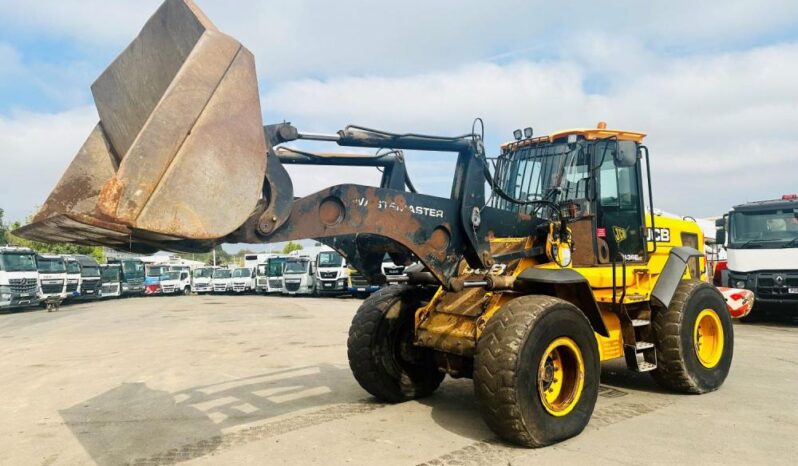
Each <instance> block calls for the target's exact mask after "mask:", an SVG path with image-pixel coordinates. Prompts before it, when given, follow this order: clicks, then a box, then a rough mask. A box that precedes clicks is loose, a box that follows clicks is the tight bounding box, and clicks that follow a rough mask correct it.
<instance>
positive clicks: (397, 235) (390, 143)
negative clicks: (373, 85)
mask: <svg viewBox="0 0 798 466" xmlns="http://www.w3.org/2000/svg"><path fill="white" fill-rule="evenodd" d="M266 134H267V135H269V136H270V137H271V141H270V142H271V143H272V146H276V145H278V144H281V143H284V142H288V141H290V140H296V139H314V140H324V141H333V142H336V143H337V144H338V145H341V146H348V147H371V148H384V149H392V150H401V149H412V150H426V151H449V152H457V153H458V161H457V168H456V171H455V176H454V181H453V183H452V195H451V197H450V198H441V197H435V196H429V195H424V194H418V193H414V192H410V191H407V190H406V189H405V186H406V185H407V184H408V181H409V180H408V179H407V174H406V173H407V172H406V170H405V167H404V157H403V156H402V154H401V153H392V154H389V155H382V156H379V155H378V156H375V157H363V156H351V155H335V154H326V155H324V156H319V155H315V154H302V153H296V152H291V151H289V150H285V149H279V148H278V149H277V150H276V151H272V152H271V153H270V154H269V162H268V166H269V171H270V173H269V177H268V179H267V180H266V184H267V185H269V186H270V188H269V189H268V190H267V191H269V192H270V193H271V192H275V193H276V192H279V193H280V195H276V196H265V202H264V203H263V204H262V205H261V206H260V208H261V209H262V213H260V214H257V215H253V216H251V217H250V221H248V222H247V223H245V224H244V226H243V227H242V228H240V229H239V230H238V231H237V232H236V233H234V235H233V236H232V237H230V238H228V241H231V242H233V241H243V242H263V241H270V242H275V241H287V240H290V239H298V238H316V239H318V240H320V241H323V242H325V243H326V244H328V245H330V246H331V247H334V248H336V249H337V250H339V251H341V252H342V253H343V254H344V255H345V256H346V257H347V258H348V260H349V261H350V263H352V264H353V265H354V266H355V267H356V268H358V269H359V270H360V271H361V272H363V273H364V274H366V275H367V276H370V278H371V279H372V280H375V281H377V282H379V281H380V279H384V277H382V275H381V270H380V265H381V263H382V257H383V255H384V254H385V252H389V253H391V254H392V255H395V256H397V257H401V258H403V259H405V261H407V260H409V258H410V255H411V254H412V255H413V256H415V257H416V258H418V259H419V260H420V261H421V262H422V263H423V264H424V265H425V266H426V267H427V269H428V270H429V271H430V272H431V273H432V274H433V275H434V276H435V278H436V279H437V280H438V281H439V282H440V283H442V284H444V285H448V280H449V279H450V278H451V277H452V276H453V275H455V273H456V269H457V265H458V263H459V262H460V259H461V258H463V257H465V258H466V260H467V261H468V263H469V265H470V266H471V267H473V268H482V269H484V268H487V267H490V266H491V265H492V263H493V258H492V255H491V252H490V245H489V238H491V237H494V236H498V237H509V236H527V235H529V234H530V232H532V230H533V225H534V221H533V219H532V217H530V216H528V215H525V214H522V213H518V212H511V211H505V210H499V209H495V208H493V207H488V206H486V205H485V197H484V191H485V190H484V186H485V179H484V174H483V167H482V163H483V160H480V157H483V156H484V155H483V154H482V144H481V140H480V138H479V137H478V136H476V135H472V134H468V135H465V136H460V137H453V138H448V137H435V136H425V135H416V134H406V135H397V134H392V133H385V132H381V131H375V130H369V129H366V128H359V127H349V128H347V129H344V130H342V131H340V132H339V133H338V134H335V135H318V134H303V133H299V132H298V131H297V130H296V129H295V128H293V127H292V126H290V125H287V124H283V125H275V126H273V127H267V128H266ZM283 162H285V163H302V164H323V165H360V166H382V167H385V170H384V173H383V179H382V182H381V185H380V187H370V186H361V185H338V186H333V187H330V188H327V189H324V190H322V191H319V192H317V193H315V194H311V195H309V196H307V197H304V198H302V199H297V200H293V197H292V196H291V195H285V194H286V191H290V192H292V191H293V190H292V189H290V185H291V182H290V179H289V178H288V175H287V173H286V172H285V170H284V169H282V167H281V166H280V165H281V163H283ZM278 166H279V167H280V168H279V169H278V168H277V167H278ZM278 187H279V188H278ZM287 205H290V206H291V207H290V208H287ZM278 211H279V212H282V213H283V214H282V215H275V214H274V213H275V212H278Z"/></svg>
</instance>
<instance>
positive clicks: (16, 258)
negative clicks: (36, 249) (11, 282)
mask: <svg viewBox="0 0 798 466" xmlns="http://www.w3.org/2000/svg"><path fill="white" fill-rule="evenodd" d="M0 270H5V271H6V272H35V271H36V257H35V256H34V255H33V254H30V253H14V252H4V253H3V254H0Z"/></svg>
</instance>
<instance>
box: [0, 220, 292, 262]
mask: <svg viewBox="0 0 798 466" xmlns="http://www.w3.org/2000/svg"><path fill="white" fill-rule="evenodd" d="M30 221H31V217H28V218H27V219H26V220H25V223H24V224H23V223H22V222H20V221H19V220H17V221H15V222H13V223H11V224H7V223H6V221H5V211H4V210H3V209H2V208H0V245H6V244H8V245H11V246H22V247H27V248H30V249H32V250H34V251H36V252H38V253H40V254H85V255H87V256H92V257H94V258H95V259H96V260H97V261H98V262H100V263H102V262H105V253H104V250H103V248H102V247H101V246H79V245H76V244H70V243H43V242H40V241H30V240H27V239H25V238H20V237H19V236H16V235H15V234H14V233H13V232H14V230H16V229H17V228H20V227H22V226H23V225H27V224H28V223H30ZM215 249H216V265H234V264H243V263H244V256H245V255H247V254H257V253H256V252H255V251H251V250H249V249H242V250H240V251H238V252H237V253H236V254H230V253H229V252H227V251H225V250H224V248H222V245H217V246H216V248H215ZM301 249H302V245H301V244H299V243H296V242H294V241H289V242H288V243H286V244H285V246H284V247H283V249H282V251H281V252H282V253H283V254H288V253H290V252H293V251H299V250H301ZM178 256H180V257H182V258H183V259H189V260H195V261H200V262H203V263H205V264H208V265H212V264H213V252H207V253H198V254H178Z"/></svg>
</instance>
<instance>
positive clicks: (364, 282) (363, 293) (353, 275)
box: [346, 263, 382, 299]
mask: <svg viewBox="0 0 798 466" xmlns="http://www.w3.org/2000/svg"><path fill="white" fill-rule="evenodd" d="M380 265H382V263H380ZM380 287H381V286H380V285H378V284H376V283H372V281H371V280H370V279H369V277H367V276H366V275H363V274H362V273H361V272H359V271H358V270H357V269H355V268H354V267H352V266H350V267H349V281H348V284H347V288H346V291H347V292H348V293H349V294H351V295H352V296H354V297H355V298H359V299H366V298H368V297H369V296H370V295H371V294H372V293H374V292H375V291H377V290H379V289H380Z"/></svg>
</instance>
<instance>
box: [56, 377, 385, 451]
mask: <svg viewBox="0 0 798 466" xmlns="http://www.w3.org/2000/svg"><path fill="white" fill-rule="evenodd" d="M362 397H363V392H361V391H359V390H358V387H357V386H356V384H355V382H354V380H352V377H351V375H350V373H349V370H348V368H347V369H342V368H338V367H335V366H332V365H319V366H309V367H298V368H292V369H288V370H282V371H276V372H269V373H265V374H261V375H258V376H253V377H247V378H242V379H236V380H231V381H225V382H222V383H218V384H213V385H203V386H197V387H192V388H190V389H187V390H183V391H179V392H175V393H169V392H166V391H162V390H155V389H153V388H151V387H148V386H147V385H146V384H144V383H126V384H122V385H120V386H118V387H116V388H114V389H111V390H109V391H107V392H105V393H102V394H100V395H97V396H95V397H93V398H91V399H88V400H86V401H84V402H82V403H78V404H76V405H74V406H72V407H70V408H67V409H64V410H62V411H60V414H61V417H62V418H63V419H64V422H65V424H66V425H67V426H68V427H69V428H70V430H71V431H72V433H73V434H74V435H75V437H76V438H77V439H78V441H80V443H81V445H82V446H83V447H84V449H85V450H86V451H87V452H88V453H89V455H90V456H91V458H92V459H93V460H94V461H96V462H97V464H99V465H101V466H102V465H118V464H173V463H177V462H180V461H185V460H189V459H192V458H198V457H201V456H205V455H207V454H209V453H212V452H213V451H215V450H217V449H219V448H221V447H223V446H225V445H230V444H233V443H242V442H245V441H252V440H257V439H258V438H263V437H265V436H269V435H271V434H274V433H275V432H277V433H280V432H283V431H289V430H293V428H295V427H296V426H297V425H299V426H306V425H312V424H313V423H321V422H326V421H328V420H334V419H335V418H336V416H338V417H342V416H344V415H346V413H348V412H357V411H358V410H364V409H365V410H368V409H373V408H374V407H376V406H379V405H377V404H375V403H369V402H363V401H359V400H358V399H359V398H362ZM341 404H344V405H343V406H345V407H347V406H348V407H349V408H340V407H337V408H334V409H328V410H327V411H324V410H320V412H322V411H324V412H327V415H326V416H318V415H317V416H304V418H303V417H302V416H299V418H300V420H301V419H304V422H305V424H306V425H304V424H302V422H299V424H297V422H296V420H294V422H292V423H282V424H280V423H276V424H277V425H275V426H274V427H273V428H272V429H262V428H248V429H246V428H243V427H244V426H246V425H250V424H252V425H257V424H258V423H259V421H264V420H269V419H270V418H275V417H278V416H281V415H284V414H288V413H292V412H296V411H300V410H305V409H308V408H314V407H315V408H321V407H325V406H327V407H329V406H330V405H333V406H336V405H339V406H340V405H341ZM353 406H354V407H353ZM261 424H262V423H261ZM237 431H238V433H235V432H237ZM231 432H233V433H235V434H231Z"/></svg>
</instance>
